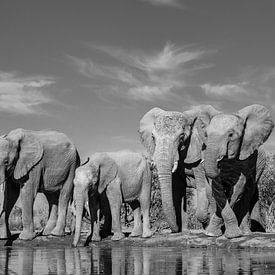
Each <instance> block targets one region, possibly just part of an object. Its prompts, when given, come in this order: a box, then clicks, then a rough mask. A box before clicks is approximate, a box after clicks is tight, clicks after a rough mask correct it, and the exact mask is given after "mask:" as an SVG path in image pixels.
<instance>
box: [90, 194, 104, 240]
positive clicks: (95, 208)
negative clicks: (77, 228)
mask: <svg viewBox="0 0 275 275" xmlns="http://www.w3.org/2000/svg"><path fill="white" fill-rule="evenodd" d="M89 209H90V214H91V234H90V236H91V240H92V242H99V241H100V240H101V237H100V232H99V230H100V198H99V196H97V195H95V194H93V195H92V196H89Z"/></svg>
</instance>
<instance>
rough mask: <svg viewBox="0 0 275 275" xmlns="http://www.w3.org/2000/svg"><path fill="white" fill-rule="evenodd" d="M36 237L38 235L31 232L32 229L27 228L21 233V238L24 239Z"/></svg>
mask: <svg viewBox="0 0 275 275" xmlns="http://www.w3.org/2000/svg"><path fill="white" fill-rule="evenodd" d="M35 237H36V233H35V232H30V231H25V230H23V231H22V232H21V233H20V235H19V239H20V240H24V241H31V240H33V239H34V238H35Z"/></svg>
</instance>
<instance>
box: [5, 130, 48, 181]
mask: <svg viewBox="0 0 275 275" xmlns="http://www.w3.org/2000/svg"><path fill="white" fill-rule="evenodd" d="M0 152H1V154H0V183H3V184H4V185H5V182H6V176H9V177H10V176H12V177H13V178H14V179H15V180H20V179H22V178H24V177H25V176H27V174H28V173H29V172H30V170H31V169H32V168H33V167H34V166H35V165H36V164H37V163H38V162H39V161H40V160H41V158H42V156H43V145H42V144H41V143H40V142H39V140H38V139H37V138H36V137H35V136H34V135H33V134H32V133H31V132H29V131H27V130H23V129H16V130H13V131H11V132H10V133H9V134H8V135H4V136H1V137H0Z"/></svg>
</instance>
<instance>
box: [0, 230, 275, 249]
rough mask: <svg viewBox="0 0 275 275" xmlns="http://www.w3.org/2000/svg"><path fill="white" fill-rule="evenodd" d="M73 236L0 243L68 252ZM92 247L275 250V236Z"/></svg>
mask: <svg viewBox="0 0 275 275" xmlns="http://www.w3.org/2000/svg"><path fill="white" fill-rule="evenodd" d="M86 236H87V232H83V233H82V234H81V241H80V244H79V247H81V246H83V245H84V243H85V240H86ZM72 240H73V236H72V235H69V234H68V235H66V236H65V237H63V238H60V237H54V236H47V237H45V236H38V237H36V238H35V239H33V240H32V241H21V240H19V239H18V232H15V233H14V234H13V239H12V240H0V247H2V248H4V247H9V246H10V247H12V248H16V247H26V248H38V247H40V248H42V247H43V248H66V247H68V248H69V247H71V244H72ZM89 246H96V247H113V246H115V247H120V246H144V247H161V246H166V247H179V248H187V247H188V248H225V249H248V248H251V249H255V248H260V249H275V233H252V234H251V235H249V236H243V237H240V238H235V239H231V240H229V239H226V238H225V237H219V238H215V237H207V236H205V235H204V234H203V232H202V231H199V230H196V231H195V230H191V231H189V232H186V233H176V234H171V233H165V232H164V233H160V234H154V235H153V236H152V237H151V238H148V239H143V238H130V237H126V238H125V239H123V240H120V241H111V237H108V238H106V239H103V240H102V241H101V242H91V243H90V244H89Z"/></svg>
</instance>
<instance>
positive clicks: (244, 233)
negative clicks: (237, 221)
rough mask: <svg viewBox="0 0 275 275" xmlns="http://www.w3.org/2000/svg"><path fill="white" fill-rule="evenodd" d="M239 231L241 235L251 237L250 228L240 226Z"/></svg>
mask: <svg viewBox="0 0 275 275" xmlns="http://www.w3.org/2000/svg"><path fill="white" fill-rule="evenodd" d="M240 229H241V232H242V234H243V235H246V236H247V235H251V234H252V231H251V230H250V228H249V227H248V226H241V227H240Z"/></svg>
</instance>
